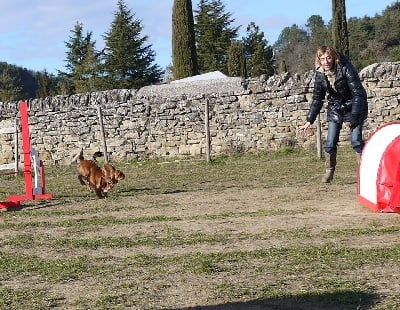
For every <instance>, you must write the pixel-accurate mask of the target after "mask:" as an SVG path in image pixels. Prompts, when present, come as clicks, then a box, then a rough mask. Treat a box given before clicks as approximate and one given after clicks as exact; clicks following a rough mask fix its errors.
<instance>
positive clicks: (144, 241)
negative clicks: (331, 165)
mask: <svg viewBox="0 0 400 310" xmlns="http://www.w3.org/2000/svg"><path fill="white" fill-rule="evenodd" d="M117 166H118V168H120V169H121V170H123V171H124V172H125V174H126V179H125V180H124V181H122V182H120V183H119V184H117V186H116V187H115V188H114V190H113V191H112V192H111V193H110V194H109V197H108V198H107V199H101V200H99V199H97V198H96V197H95V195H94V193H88V192H86V191H85V188H84V187H82V186H81V185H80V184H79V182H78V180H77V178H76V173H75V167H74V166H69V167H46V181H47V192H50V193H53V194H54V198H53V199H51V200H47V201H46V200H43V201H36V202H26V203H24V204H23V206H22V207H21V208H18V209H14V210H8V211H4V212H0V233H1V238H0V262H1V263H0V308H1V309H199V310H210V309H217V310H228V309H399V308H400V245H399V237H400V225H399V224H400V218H399V216H398V215H397V214H387V213H386V214H384V213H373V212H371V211H370V210H368V209H366V208H364V207H363V206H361V205H360V204H359V203H358V202H357V199H356V169H357V168H356V159H355V155H354V154H353V153H352V151H351V150H350V149H347V148H342V149H340V152H339V154H338V167H337V172H336V177H335V179H334V182H333V183H332V184H321V182H320V179H321V175H322V171H323V161H322V160H320V159H318V158H316V156H315V154H314V153H307V152H299V151H296V150H292V149H287V150H284V151H280V152H276V153H262V154H247V155H244V154H237V155H232V156H223V157H219V158H215V159H214V160H213V162H212V163H206V162H205V161H204V160H203V159H196V160H194V159H188V160H173V159H171V160H168V161H165V162H162V161H155V160H149V161H143V162H132V163H118V164H117ZM22 181H23V180H22V177H16V178H15V177H2V178H1V179H0V182H1V183H0V199H2V200H4V199H5V197H6V196H7V195H9V194H17V193H21V192H23V185H22Z"/></svg>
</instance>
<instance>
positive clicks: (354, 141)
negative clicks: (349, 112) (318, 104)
mask: <svg viewBox="0 0 400 310" xmlns="http://www.w3.org/2000/svg"><path fill="white" fill-rule="evenodd" d="M362 125H363V124H362V123H361V124H360V125H358V126H357V127H355V128H353V129H351V131H350V142H351V146H352V147H353V149H354V151H355V152H356V153H361V152H362V149H363V147H364V140H363V138H362ZM342 126H343V123H335V122H328V135H327V137H326V142H325V152H326V153H329V154H332V153H335V152H336V151H337V144H338V142H339V135H340V130H341V129H342Z"/></svg>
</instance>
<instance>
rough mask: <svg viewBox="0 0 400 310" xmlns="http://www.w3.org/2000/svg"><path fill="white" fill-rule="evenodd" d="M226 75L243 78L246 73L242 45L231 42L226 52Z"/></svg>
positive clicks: (237, 42)
mask: <svg viewBox="0 0 400 310" xmlns="http://www.w3.org/2000/svg"><path fill="white" fill-rule="evenodd" d="M228 73H229V75H230V76H238V77H243V78H245V77H246V76H247V73H246V57H245V55H244V46H243V43H241V42H239V41H232V42H231V46H230V48H229V52H228Z"/></svg>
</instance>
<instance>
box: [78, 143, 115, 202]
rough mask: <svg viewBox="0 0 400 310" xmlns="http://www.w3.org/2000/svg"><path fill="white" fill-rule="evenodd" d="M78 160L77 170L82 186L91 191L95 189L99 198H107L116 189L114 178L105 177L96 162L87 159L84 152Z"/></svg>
mask: <svg viewBox="0 0 400 310" xmlns="http://www.w3.org/2000/svg"><path fill="white" fill-rule="evenodd" d="M78 159H79V162H78V166H77V170H78V180H79V182H80V183H81V184H82V185H86V186H87V188H88V190H89V191H90V190H91V189H93V190H94V191H95V192H96V195H97V197H98V198H105V197H106V196H107V192H108V191H109V190H111V189H112V188H113V187H114V184H115V182H114V181H113V179H112V177H111V176H107V175H105V174H104V171H103V170H102V169H100V167H99V166H97V164H96V162H95V161H94V160H87V159H85V158H84V157H83V151H81V152H80V154H79V157H78ZM85 181H86V182H85Z"/></svg>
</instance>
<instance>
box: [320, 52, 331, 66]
mask: <svg viewBox="0 0 400 310" xmlns="http://www.w3.org/2000/svg"><path fill="white" fill-rule="evenodd" d="M319 60H320V61H321V65H322V67H323V68H324V70H331V69H332V67H333V58H332V56H331V55H329V54H328V53H325V54H322V55H321V57H319Z"/></svg>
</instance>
